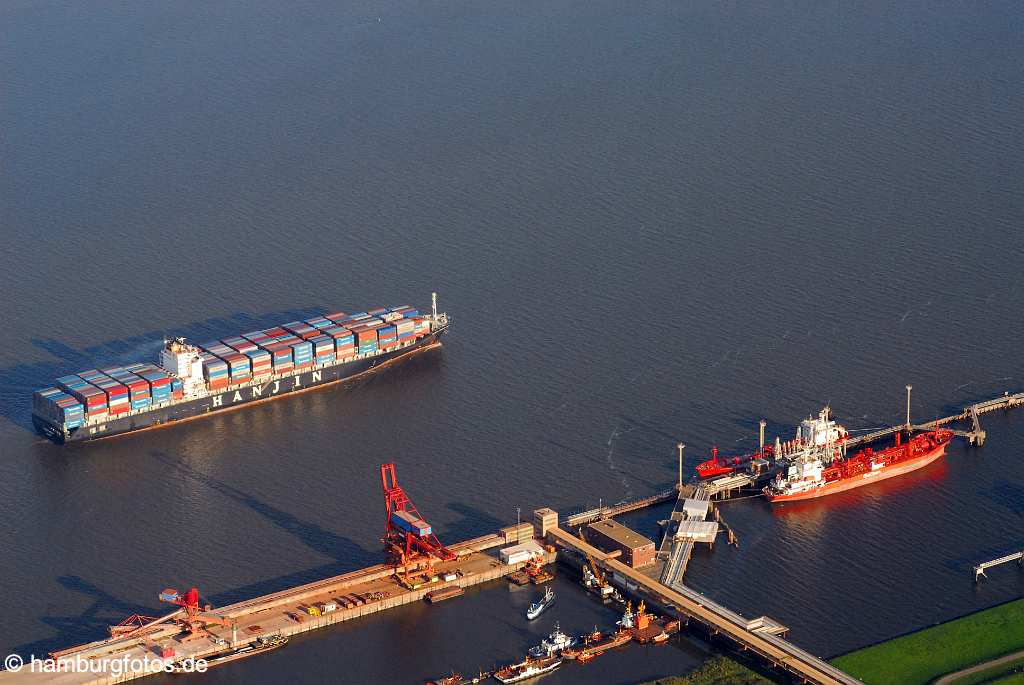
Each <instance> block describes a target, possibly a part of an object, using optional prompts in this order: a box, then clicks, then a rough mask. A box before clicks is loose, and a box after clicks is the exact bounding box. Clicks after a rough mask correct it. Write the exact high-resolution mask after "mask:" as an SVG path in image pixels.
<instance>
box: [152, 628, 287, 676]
mask: <svg viewBox="0 0 1024 685" xmlns="http://www.w3.org/2000/svg"><path fill="white" fill-rule="evenodd" d="M286 644H288V638H287V637H285V636H284V635H280V634H278V635H265V636H260V637H258V638H256V639H255V640H253V641H252V642H250V643H249V644H247V645H244V646H242V647H238V648H236V649H228V650H226V651H223V652H219V653H217V654H214V655H212V656H208V657H205V659H204V660H205V661H206V667H207V668H213V667H214V666H220V665H221V664H226V663H228V662H231V661H237V660H238V659H244V658H246V657H250V656H255V655H256V654H259V653H261V652H267V651H270V650H272V649H277V648H278V647H283V646H285V645H286ZM187 661H188V660H187V659H185V660H182V661H179V662H178V663H176V664H174V666H172V670H171V672H172V673H193V672H194V668H193V667H192V665H191V664H188V663H186V662H187Z"/></svg>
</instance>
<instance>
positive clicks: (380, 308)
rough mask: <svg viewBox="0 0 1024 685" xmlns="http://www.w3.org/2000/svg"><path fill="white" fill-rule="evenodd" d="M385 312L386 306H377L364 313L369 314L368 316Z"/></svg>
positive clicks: (386, 310)
mask: <svg viewBox="0 0 1024 685" xmlns="http://www.w3.org/2000/svg"><path fill="white" fill-rule="evenodd" d="M387 312H388V308H387V307H378V308H377V309H371V310H369V311H368V312H366V313H367V314H369V315H370V316H380V315H381V314H387Z"/></svg>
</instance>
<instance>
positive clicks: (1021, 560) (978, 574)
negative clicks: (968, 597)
mask: <svg viewBox="0 0 1024 685" xmlns="http://www.w3.org/2000/svg"><path fill="white" fill-rule="evenodd" d="M1011 561H1016V562H1017V566H1024V552H1014V553H1013V554H1007V555H1006V556H1004V557H999V558H998V559H993V560H991V561H984V562H982V563H980V564H978V565H977V566H975V567H974V582H975V583H977V582H978V581H980V580H981V579H982V578H988V576H987V575H985V571H987V570H988V569H990V568H992V567H993V566H1001V565H1003V564H1008V563H1010V562H1011Z"/></svg>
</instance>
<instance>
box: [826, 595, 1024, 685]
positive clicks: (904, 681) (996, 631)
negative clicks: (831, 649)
mask: <svg viewBox="0 0 1024 685" xmlns="http://www.w3.org/2000/svg"><path fill="white" fill-rule="evenodd" d="M1019 649H1024V599H1019V600H1016V601H1013V602H1008V603H1006V604H1002V605H1000V606H997V607H992V608H991V609H985V610H984V611H979V612H977V613H974V614H970V615H968V616H964V617H962V618H958V619H955V620H953V621H949V622H948V623H942V624H940V625H937V626H934V627H931V628H925V629H924V630H920V631H918V632H916V633H911V634H910V635H904V636H903V637H898V638H895V639H893V640H889V641H888V642H883V643H881V644H878V645H874V646H872V647H866V648H864V649H861V650H858V651H856V652H850V653H849V654H844V655H843V656H841V657H838V658H836V659H833V660H832V663H833V664H834V665H835V666H837V667H838V668H841V669H843V670H844V671H846V672H847V673H849V674H850V675H852V676H855V677H857V678H860V679H861V680H863V681H864V682H865V683H867V685H924V684H925V683H929V682H931V681H933V680H934V679H935V678H938V677H939V676H942V675H945V674H947V673H951V672H953V671H959V670H960V669H962V668H967V667H968V666H973V665H974V664H977V663H980V662H982V661H987V660H989V659H994V658H995V657H998V656H1001V655H1003V654H1008V653H1010V652H1013V651H1016V650H1019ZM1016 677H1017V676H1016V675H1011V676H1009V678H1011V680H1005V679H1004V680H999V681H996V682H999V683H1000V685H1007V684H1008V683H1020V682H1021V680H1019V679H1018V680H1014V679H1013V678H1016ZM990 682H991V681H990Z"/></svg>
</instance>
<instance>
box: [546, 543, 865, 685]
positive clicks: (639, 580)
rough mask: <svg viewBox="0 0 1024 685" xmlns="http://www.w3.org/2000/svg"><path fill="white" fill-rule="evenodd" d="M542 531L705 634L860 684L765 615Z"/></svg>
mask: <svg viewBox="0 0 1024 685" xmlns="http://www.w3.org/2000/svg"><path fill="white" fill-rule="evenodd" d="M545 533H546V535H547V536H548V537H549V538H550V539H551V540H553V541H554V542H555V543H556V546H561V547H562V548H564V549H570V550H573V551H575V552H577V553H579V554H583V555H589V556H590V557H591V558H593V559H594V560H595V561H596V562H597V563H598V564H599V565H601V566H602V567H604V568H605V569H606V570H607V571H609V572H610V573H611V574H612V576H613V578H616V579H619V580H620V581H621V583H622V585H623V586H624V587H625V588H627V590H628V589H630V587H631V586H632V587H635V588H636V592H638V593H640V594H644V595H646V596H647V597H650V598H651V599H652V600H654V601H655V602H657V603H659V604H661V605H662V606H666V607H670V608H671V610H672V611H673V612H674V613H676V615H677V618H679V619H680V620H681V621H682V622H684V623H686V624H692V623H693V622H699V623H701V624H703V625H704V626H706V627H707V629H708V631H709V632H710V633H711V634H713V635H717V636H722V637H726V638H729V639H730V640H731V641H732V642H733V643H734V644H735V645H737V646H738V647H739V648H740V649H743V650H745V651H750V652H753V653H754V654H757V655H758V656H760V657H761V658H762V659H763V660H764V661H765V662H766V663H767V664H768V665H770V666H772V667H775V668H779V669H782V670H785V671H788V672H789V673H791V674H793V675H795V676H797V677H798V678H801V679H802V680H803V682H805V683H819V684H821V685H862V684H861V682H860V681H859V680H857V679H856V678H853V677H852V676H849V675H847V674H846V673H843V672H842V671H840V670H839V669H837V668H835V667H834V666H831V665H830V664H828V663H827V662H825V661H824V660H822V659H819V658H818V657H816V656H814V655H812V654H810V653H808V652H806V651H805V650H802V649H800V648H799V647H796V646H795V645H793V644H792V643H790V642H788V641H787V640H785V639H783V638H781V637H779V635H778V633H779V632H782V631H784V630H785V628H784V627H783V626H781V625H780V624H778V623H776V622H775V621H772V620H771V619H768V618H767V617H760V618H757V619H753V620H751V619H747V618H744V617H743V616H740V615H739V614H737V613H735V612H733V611H730V610H729V609H727V608H725V607H723V606H722V605H720V604H718V603H717V602H714V601H712V600H710V599H708V598H707V597H704V596H703V595H701V594H700V593H697V592H695V591H693V590H691V589H689V588H686V586H682V590H680V589H679V588H678V587H667V586H665V585H663V584H662V583H660V582H659V581H657V580H654V579H653V578H650V577H649V576H647V575H644V574H643V573H641V572H640V571H637V570H635V569H633V568H630V567H629V566H627V565H626V564H624V563H622V562H621V561H619V560H618V559H616V558H615V557H614V556H612V555H610V554H607V553H605V552H602V551H601V550H599V549H597V548H596V547H593V546H591V545H590V544H588V543H586V542H583V541H582V540H580V539H579V538H578V537H576V536H574V535H572V534H570V533H567V532H566V531H564V530H562V529H561V528H559V527H557V526H555V527H551V528H548V529H547V530H546V531H545Z"/></svg>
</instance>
